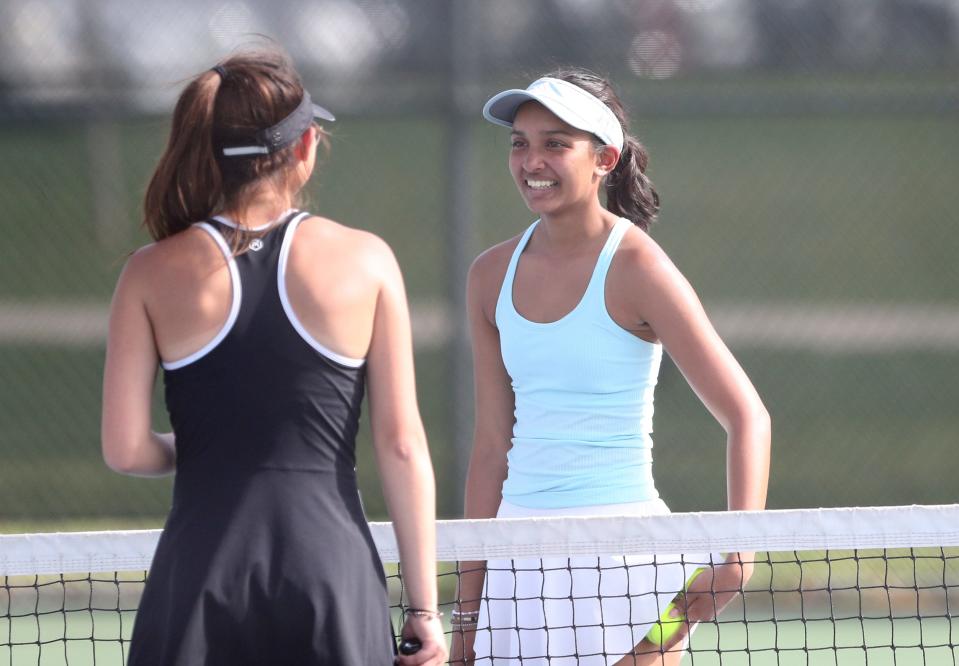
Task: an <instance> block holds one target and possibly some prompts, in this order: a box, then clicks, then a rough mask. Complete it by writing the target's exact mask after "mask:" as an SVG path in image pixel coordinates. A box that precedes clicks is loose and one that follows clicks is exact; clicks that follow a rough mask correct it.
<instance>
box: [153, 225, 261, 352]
mask: <svg viewBox="0 0 959 666" xmlns="http://www.w3.org/2000/svg"><path fill="white" fill-rule="evenodd" d="M196 226H198V227H200V228H201V229H203V230H204V231H206V232H207V233H208V234H210V236H211V237H212V238H213V240H214V241H216V244H217V245H219V246H220V251H221V252H222V253H223V256H224V257H225V258H226V260H227V263H228V264H229V267H230V283H231V284H230V286H231V288H232V290H233V302H232V303H231V304H230V314H229V316H228V317H227V318H226V322H225V323H224V324H223V327H222V328H220V331H219V332H218V333H217V334H216V335H215V336H214V338H213V339H212V340H210V341H209V342H208V343H206V344H205V345H203V347H201V348H200V349H199V350H198V351H195V352H193V353H192V354H190V355H189V356H187V357H186V358H181V359H180V360H178V361H170V362H169V363H167V362H163V363H161V365H162V366H163V369H164V370H178V369H180V368H182V367H184V366H187V365H190V364H191V363H194V362H196V361H198V360H200V359H201V358H203V357H204V356H206V355H207V354H209V353H210V352H211V351H213V350H214V349H215V348H216V347H217V345H219V344H220V343H221V342H222V341H223V338H225V337H226V335H227V333H229V332H230V330H231V329H232V328H233V324H234V323H236V318H237V316H238V315H239V314H240V303H241V301H242V300H243V286H242V284H240V272H239V270H237V267H236V261H235V260H234V258H233V252H232V251H231V250H230V247H229V246H228V245H227V244H226V241H225V240H224V239H223V236H222V235H221V234H220V232H219V231H217V230H216V228H214V227H213V225H211V224H209V223H207V222H197V224H196Z"/></svg>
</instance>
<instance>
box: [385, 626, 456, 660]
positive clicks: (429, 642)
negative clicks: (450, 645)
mask: <svg viewBox="0 0 959 666" xmlns="http://www.w3.org/2000/svg"><path fill="white" fill-rule="evenodd" d="M400 636H401V640H405V639H409V638H415V639H416V640H417V641H419V643H420V649H419V650H417V651H416V652H415V653H413V654H407V655H404V654H400V655H398V656H397V657H396V659H395V660H394V663H395V664H397V665H398V666H441V665H442V664H445V663H446V658H447V657H448V656H449V653H448V652H447V649H446V636H445V635H444V634H443V623H442V622H441V621H440V618H438V617H418V616H415V615H407V616H406V622H405V623H404V624H403V630H402V631H401V632H400Z"/></svg>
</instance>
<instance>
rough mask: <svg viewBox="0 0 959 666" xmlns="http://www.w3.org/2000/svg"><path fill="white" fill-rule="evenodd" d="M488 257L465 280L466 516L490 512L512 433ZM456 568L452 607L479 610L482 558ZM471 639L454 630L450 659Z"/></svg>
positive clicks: (497, 280) (456, 659) (494, 279)
mask: <svg viewBox="0 0 959 666" xmlns="http://www.w3.org/2000/svg"><path fill="white" fill-rule="evenodd" d="M488 260H489V256H481V257H480V258H479V259H477V261H476V262H475V263H474V264H473V266H472V268H471V269H470V274H469V279H468V281H467V312H468V315H469V323H470V338H471V344H472V349H473V378H474V394H475V426H474V430H473V450H472V453H471V454H470V464H469V471H468V472H467V475H466V496H465V504H466V506H465V516H466V518H493V517H495V516H496V513H497V510H498V509H499V504H500V500H501V499H502V496H503V495H502V493H503V481H504V480H505V479H506V472H507V467H506V453H507V451H509V447H510V439H511V437H512V434H513V418H514V417H513V409H514V398H513V390H512V386H511V384H510V379H509V375H508V374H507V372H506V368H505V366H504V365H503V358H502V354H501V352H500V340H499V331H498V330H497V329H496V326H495V323H494V317H495V306H496V297H497V295H498V293H499V286H500V284H501V282H502V274H501V273H502V270H501V267H497V266H496V265H495V262H490V261H488ZM490 264H493V265H490ZM498 268H499V270H498ZM460 571H461V574H460V578H459V581H458V583H459V588H458V590H457V599H458V600H459V604H458V606H457V610H459V611H462V612H464V613H467V614H468V613H471V612H475V611H477V610H478V609H479V606H480V596H481V594H482V590H483V580H484V577H485V574H486V563H485V562H482V561H475V562H461V563H460ZM467 624H469V623H468V622H466V623H465V624H464V626H465V625H467ZM473 638H474V634H473V633H472V632H469V631H467V633H466V634H464V633H462V632H456V631H454V634H453V649H452V662H451V663H462V662H466V663H470V659H471V658H472V643H473Z"/></svg>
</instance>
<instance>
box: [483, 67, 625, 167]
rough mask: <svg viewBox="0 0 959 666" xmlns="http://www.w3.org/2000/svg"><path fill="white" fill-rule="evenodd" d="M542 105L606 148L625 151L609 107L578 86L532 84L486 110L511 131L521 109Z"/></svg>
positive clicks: (556, 81)
mask: <svg viewBox="0 0 959 666" xmlns="http://www.w3.org/2000/svg"><path fill="white" fill-rule="evenodd" d="M530 101H534V102H539V103H540V104H542V105H543V106H545V107H546V108H547V109H549V110H550V111H552V112H553V113H554V114H556V116H557V117H558V118H559V119H560V120H562V121H563V122H565V123H567V124H569V125H572V126H573V127H575V128H576V129H580V130H583V131H584V132H590V133H592V134H595V135H596V136H598V137H599V138H600V139H601V140H602V141H603V142H604V143H605V144H606V145H608V146H616V147H617V148H618V149H619V150H620V151H622V150H623V143H624V136H623V126H622V125H621V124H620V122H619V119H618V118H617V117H616V115H615V114H614V113H613V111H612V109H610V108H609V107H608V106H606V104H604V103H603V102H602V101H601V100H600V99H599V98H597V97H594V96H593V95H592V94H591V93H589V92H587V91H586V90H584V89H582V88H580V87H579V86H577V85H575V84H573V83H569V82H568V81H563V80H561V79H554V78H550V77H548V76H546V77H543V78H541V79H537V80H535V81H533V82H532V83H531V84H529V86H528V87H527V88H526V90H518V89H514V90H504V91H503V92H501V93H499V94H498V95H494V96H493V97H491V98H490V99H489V101H488V102H486V105H485V106H484V107H483V117H484V118H486V119H487V120H488V121H490V122H491V123H495V124H497V125H502V126H504V127H512V126H513V119H514V118H515V117H516V111H517V109H519V107H520V105H522V104H524V103H526V102H530Z"/></svg>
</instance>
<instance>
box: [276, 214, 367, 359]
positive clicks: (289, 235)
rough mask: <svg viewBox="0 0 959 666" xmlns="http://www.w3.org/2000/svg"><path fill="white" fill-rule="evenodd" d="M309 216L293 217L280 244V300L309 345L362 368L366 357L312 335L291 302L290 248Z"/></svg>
mask: <svg viewBox="0 0 959 666" xmlns="http://www.w3.org/2000/svg"><path fill="white" fill-rule="evenodd" d="M309 216H310V214H309V213H300V214H299V215H297V216H296V217H294V218H293V220H292V221H291V222H290V224H289V225H288V226H287V228H286V231H285V235H284V236H283V245H282V246H280V261H279V264H278V266H277V269H276V272H277V275H276V284H277V287H278V288H279V291H280V302H281V303H282V304H283V311H284V312H285V313H286V317H287V319H289V320H290V325H291V326H293V328H294V329H295V330H296V332H297V333H298V334H299V335H300V337H301V338H303V340H305V341H306V343H307V344H308V345H310V346H311V347H313V349H315V350H316V351H318V352H319V353H320V354H322V355H323V356H325V357H327V358H328V359H330V360H331V361H335V362H336V363H339V364H340V365H345V366H347V367H349V368H360V367H362V366H363V364H364V363H366V359H365V358H350V357H349V356H343V355H342V354H338V353H336V352H335V351H333V350H332V349H330V348H329V347H327V346H325V345H324V344H323V343H321V342H320V341H319V340H317V339H316V338H314V337H313V336H312V335H310V332H309V331H307V330H306V327H305V326H304V325H303V323H302V322H301V321H300V319H299V317H297V316H296V313H295V312H294V311H293V305H292V304H291V303H290V298H289V296H288V295H287V292H286V264H287V261H288V260H289V258H290V248H291V247H292V246H293V234H294V233H295V232H296V228H297V227H298V226H299V225H300V222H302V221H303V220H305V219H306V218H307V217H309Z"/></svg>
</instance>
